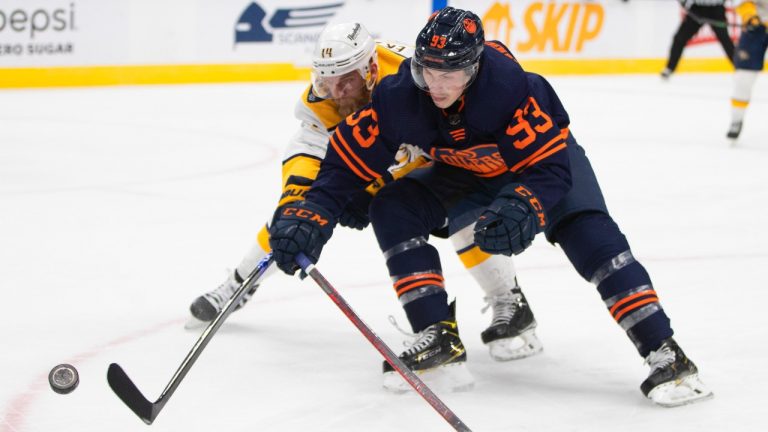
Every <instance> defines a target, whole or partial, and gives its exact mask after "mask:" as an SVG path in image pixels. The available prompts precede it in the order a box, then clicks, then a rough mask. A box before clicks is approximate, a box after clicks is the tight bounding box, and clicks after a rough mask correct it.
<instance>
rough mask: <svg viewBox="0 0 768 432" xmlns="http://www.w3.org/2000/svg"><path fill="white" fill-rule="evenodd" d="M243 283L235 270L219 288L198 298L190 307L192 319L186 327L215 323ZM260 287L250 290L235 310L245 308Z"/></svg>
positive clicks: (191, 327) (255, 286) (256, 286)
mask: <svg viewBox="0 0 768 432" xmlns="http://www.w3.org/2000/svg"><path fill="white" fill-rule="evenodd" d="M242 282H243V279H242V278H240V275H239V274H237V272H236V271H234V270H233V271H232V272H230V273H229V276H228V277H227V279H226V280H225V281H224V282H222V284H221V285H219V286H218V288H216V289H215V290H213V291H210V292H207V293H205V294H203V295H201V296H200V297H198V298H196V299H195V301H193V302H192V304H191V305H190V306H189V311H190V312H191V313H192V317H190V319H189V321H187V323H186V324H185V325H184V327H185V328H187V329H194V328H198V327H201V326H203V325H206V324H208V323H209V322H211V321H213V319H214V318H216V315H218V314H219V312H221V310H222V309H223V308H224V305H225V304H227V302H228V301H229V299H230V298H231V297H232V295H233V294H234V293H235V291H237V289H238V288H240V284H241V283H242ZM258 287H259V286H258V285H254V286H253V287H252V288H251V289H250V290H248V292H247V293H246V294H245V297H243V299H242V300H241V301H240V303H239V304H238V305H237V306H235V310H238V309H240V308H241V307H243V306H244V305H245V303H247V302H248V300H250V299H251V297H252V296H253V293H255V292H256V289H257V288H258Z"/></svg>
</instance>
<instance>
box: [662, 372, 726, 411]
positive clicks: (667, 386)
mask: <svg viewBox="0 0 768 432" xmlns="http://www.w3.org/2000/svg"><path fill="white" fill-rule="evenodd" d="M713 396H714V393H712V391H711V390H709V388H707V386H705V385H704V383H702V382H701V380H700V379H699V374H693V375H688V376H687V377H685V378H683V379H682V380H680V381H671V382H668V383H664V384H661V385H658V386H656V387H654V389H653V390H651V391H650V392H649V393H648V399H650V400H651V401H653V403H655V404H656V405H660V406H663V407H667V408H672V407H677V406H681V405H688V404H692V403H696V402H699V401H703V400H706V399H709V398H711V397H713Z"/></svg>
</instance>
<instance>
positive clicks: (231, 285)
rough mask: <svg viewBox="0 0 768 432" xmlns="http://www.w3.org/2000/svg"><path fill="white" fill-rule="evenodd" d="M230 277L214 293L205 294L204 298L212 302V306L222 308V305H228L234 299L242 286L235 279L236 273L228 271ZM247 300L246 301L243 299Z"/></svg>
mask: <svg viewBox="0 0 768 432" xmlns="http://www.w3.org/2000/svg"><path fill="white" fill-rule="evenodd" d="M228 273H229V276H228V277H227V280H225V281H224V282H222V283H221V285H219V286H218V288H216V289H215V290H213V291H210V292H208V293H205V294H204V297H205V298H206V299H207V300H208V301H209V302H211V304H213V305H215V306H216V307H218V308H221V306H222V305H224V304H225V303H227V301H229V299H230V297H232V294H234V293H235V291H237V288H238V287H239V286H240V285H239V284H238V283H237V282H236V281H235V278H234V273H233V271H232V270H228ZM243 300H246V299H243Z"/></svg>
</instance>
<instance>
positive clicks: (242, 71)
mask: <svg viewBox="0 0 768 432" xmlns="http://www.w3.org/2000/svg"><path fill="white" fill-rule="evenodd" d="M665 62H666V60H665V59H658V58H656V59H546V60H536V59H529V60H524V61H521V63H522V64H523V67H524V68H525V69H527V70H529V71H532V72H537V73H541V74H544V75H596V74H597V75H599V74H637V73H640V74H642V73H653V74H657V73H659V72H661V70H662V69H664V65H665ZM730 71H733V67H732V66H731V64H730V63H729V62H728V61H727V60H725V59H724V58H683V60H682V61H681V62H680V66H679V67H678V70H677V71H676V72H730ZM308 79H309V68H305V67H296V66H294V65H292V64H289V63H261V64H256V63H253V64H199V65H147V66H72V67H49V68H0V88H25V87H72V86H107V85H144V84H197V83H232V82H262V81H306V80H308Z"/></svg>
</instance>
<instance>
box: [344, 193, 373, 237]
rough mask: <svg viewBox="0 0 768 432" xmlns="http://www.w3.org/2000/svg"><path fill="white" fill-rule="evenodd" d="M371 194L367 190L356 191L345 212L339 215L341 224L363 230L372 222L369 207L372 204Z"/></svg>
mask: <svg viewBox="0 0 768 432" xmlns="http://www.w3.org/2000/svg"><path fill="white" fill-rule="evenodd" d="M371 199H373V197H372V196H371V194H369V193H368V192H365V191H360V192H357V193H355V195H354V196H353V197H352V199H351V200H350V201H349V202H348V203H347V206H346V207H345V208H344V212H343V213H342V214H341V216H339V225H341V226H345V227H348V228H353V229H356V230H362V229H363V228H365V227H367V226H368V224H369V223H370V222H371V221H370V219H368V207H369V206H370V205H371Z"/></svg>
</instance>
